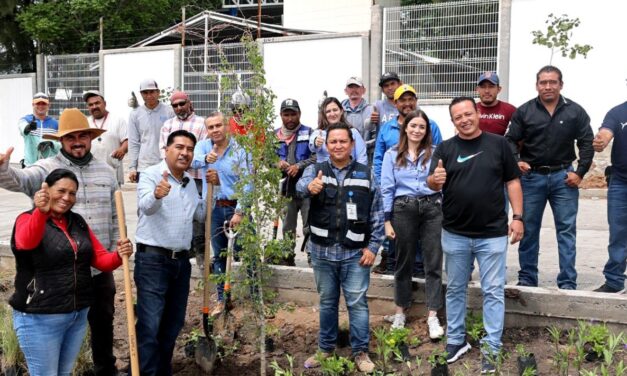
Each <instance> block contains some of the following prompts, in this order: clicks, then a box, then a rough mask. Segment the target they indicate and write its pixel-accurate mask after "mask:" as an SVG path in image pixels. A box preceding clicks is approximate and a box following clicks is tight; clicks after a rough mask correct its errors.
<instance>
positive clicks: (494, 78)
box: [477, 72, 501, 86]
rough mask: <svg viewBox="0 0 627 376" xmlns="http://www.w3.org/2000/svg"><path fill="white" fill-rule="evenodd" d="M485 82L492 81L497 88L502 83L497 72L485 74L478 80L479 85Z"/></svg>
mask: <svg viewBox="0 0 627 376" xmlns="http://www.w3.org/2000/svg"><path fill="white" fill-rule="evenodd" d="M483 81H490V82H492V83H493V84H495V85H497V86H498V85H499V83H500V82H501V81H500V80H499V76H498V74H496V72H483V73H482V74H481V76H479V79H478V80H477V85H480V84H481V83H482V82H483Z"/></svg>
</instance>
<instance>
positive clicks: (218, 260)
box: [211, 206, 235, 301]
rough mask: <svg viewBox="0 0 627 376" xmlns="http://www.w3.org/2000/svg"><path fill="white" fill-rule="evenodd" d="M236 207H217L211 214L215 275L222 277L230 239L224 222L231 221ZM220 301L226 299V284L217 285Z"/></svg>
mask: <svg viewBox="0 0 627 376" xmlns="http://www.w3.org/2000/svg"><path fill="white" fill-rule="evenodd" d="M234 213H235V207H233V206H224V207H217V206H216V207H215V208H213V211H212V212H211V249H212V250H213V263H212V265H213V270H212V273H213V274H217V275H222V274H224V273H225V272H226V250H227V248H228V245H229V243H228V242H229V239H228V238H227V237H226V234H225V233H224V222H225V221H230V220H231V217H233V214H234ZM216 285H217V289H218V300H219V301H222V300H223V299H224V296H223V293H224V282H220V283H217V284H216Z"/></svg>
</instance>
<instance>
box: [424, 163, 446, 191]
mask: <svg viewBox="0 0 627 376" xmlns="http://www.w3.org/2000/svg"><path fill="white" fill-rule="evenodd" d="M444 183H446V169H444V164H443V163H442V160H441V159H440V160H438V165H437V167H436V168H435V170H433V174H432V175H431V176H429V177H428V178H427V185H428V186H429V188H431V189H432V190H434V191H441V190H442V186H444Z"/></svg>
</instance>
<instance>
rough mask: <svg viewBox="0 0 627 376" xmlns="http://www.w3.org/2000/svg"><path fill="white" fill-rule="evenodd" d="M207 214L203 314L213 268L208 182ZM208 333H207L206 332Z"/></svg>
mask: <svg viewBox="0 0 627 376" xmlns="http://www.w3.org/2000/svg"><path fill="white" fill-rule="evenodd" d="M206 203H207V215H206V217H205V259H204V260H203V265H204V269H203V276H202V278H203V294H202V314H203V315H208V314H209V296H210V295H211V293H210V291H209V272H210V269H211V235H212V234H211V212H212V208H213V184H207V196H206ZM205 335H207V333H205Z"/></svg>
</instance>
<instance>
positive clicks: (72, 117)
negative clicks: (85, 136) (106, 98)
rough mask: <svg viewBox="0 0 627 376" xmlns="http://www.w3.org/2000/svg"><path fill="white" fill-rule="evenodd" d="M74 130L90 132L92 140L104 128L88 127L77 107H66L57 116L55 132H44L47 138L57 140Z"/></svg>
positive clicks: (102, 131)
mask: <svg viewBox="0 0 627 376" xmlns="http://www.w3.org/2000/svg"><path fill="white" fill-rule="evenodd" d="M74 132H90V133H91V138H92V140H93V139H94V138H95V137H98V136H100V135H101V134H103V133H104V132H105V130H104V129H98V128H90V127H89V123H88V122H87V117H85V115H83V113H82V112H81V111H80V110H79V109H78V108H67V109H65V110H63V112H62V113H61V116H60V117H59V130H58V131H57V133H53V134H44V135H43V138H45V139H47V140H59V139H60V138H61V137H63V136H65V135H68V134H70V133H74Z"/></svg>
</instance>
